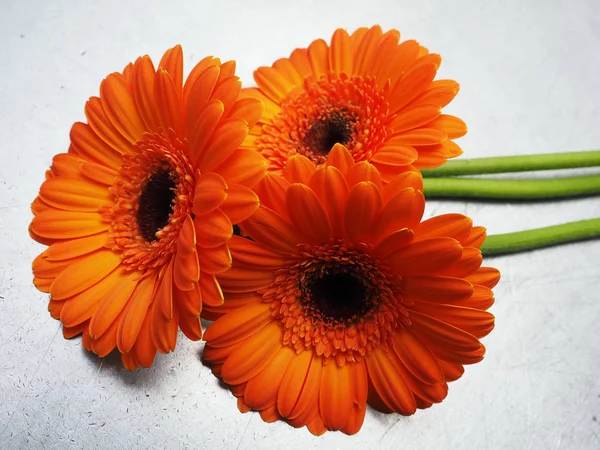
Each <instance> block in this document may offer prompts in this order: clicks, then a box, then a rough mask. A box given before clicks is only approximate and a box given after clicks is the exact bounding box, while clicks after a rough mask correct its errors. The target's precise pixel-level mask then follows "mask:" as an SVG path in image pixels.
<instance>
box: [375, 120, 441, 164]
mask: <svg viewBox="0 0 600 450" xmlns="http://www.w3.org/2000/svg"><path fill="white" fill-rule="evenodd" d="M446 139H448V135H447V134H446V133H444V132H443V131H440V130H438V129H437V128H417V129H415V130H409V131H405V132H403V133H402V134H397V135H396V136H394V137H393V138H391V139H390V140H389V141H388V142H386V146H392V145H394V146H401V145H402V146H406V145H414V146H421V145H434V144H439V143H440V142H444V141H445V140H446ZM415 159H416V158H415ZM415 159H413V160H412V161H411V162H413V161H414V160H415Z"/></svg>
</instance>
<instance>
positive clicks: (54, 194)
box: [40, 178, 112, 212]
mask: <svg viewBox="0 0 600 450" xmlns="http://www.w3.org/2000/svg"><path fill="white" fill-rule="evenodd" d="M40 197H41V198H42V199H43V200H44V201H45V202H46V203H47V204H49V205H51V206H54V207H56V208H60V209H65V210H68V211H82V212H97V211H99V210H100V208H101V207H102V206H105V205H109V204H110V203H112V199H111V196H110V194H109V191H108V189H107V188H106V186H100V185H98V184H96V183H91V182H87V181H81V180H65V179H61V178H51V179H49V180H46V181H45V182H44V184H42V187H41V188H40Z"/></svg>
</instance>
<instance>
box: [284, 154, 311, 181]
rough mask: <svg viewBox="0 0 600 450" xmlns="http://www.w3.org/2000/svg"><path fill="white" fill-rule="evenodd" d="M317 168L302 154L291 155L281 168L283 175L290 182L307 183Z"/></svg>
mask: <svg viewBox="0 0 600 450" xmlns="http://www.w3.org/2000/svg"><path fill="white" fill-rule="evenodd" d="M315 170H317V168H316V167H315V165H314V164H313V162H312V161H311V160H310V159H308V158H307V157H306V156H303V155H293V156H291V157H290V158H289V159H288V160H287V163H286V165H285V168H284V169H283V176H284V177H285V179H286V180H287V181H289V182H290V183H303V184H308V183H309V181H310V177H312V175H313V173H315Z"/></svg>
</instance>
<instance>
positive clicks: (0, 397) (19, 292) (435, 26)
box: [0, 0, 600, 450]
mask: <svg viewBox="0 0 600 450" xmlns="http://www.w3.org/2000/svg"><path fill="white" fill-rule="evenodd" d="M0 5H1V10H2V13H1V14H0V42H1V45H0V57H1V58H0V60H1V61H2V63H1V64H0V138H1V139H0V142H1V145H0V152H1V156H2V157H1V163H0V242H1V246H0V252H1V253H0V254H1V258H0V448H2V449H20V448H27V449H30V448H31V449H38V448H39V449H71V448H72V449H107V448H117V449H128V448H131V449H148V448H165V449H180V448H190V449H192V448H199V449H202V448H206V449H221V448H222V449H229V448H239V449H254V448H345V449H348V448H383V449H387V448H389V449H392V448H394V449H396V448H402V449H434V448H435V449H440V448H441V449H511V450H512V449H555V448H561V449H599V448H600V376H599V375H598V373H599V372H600V327H599V326H598V323H599V319H600V289H599V283H600V268H599V261H600V241H596V242H588V243H580V244H572V245H567V246H563V247H560V248H552V249H546V250H542V251H536V252H532V253H527V254H522V255H517V256H509V257H500V258H493V259H489V260H488V264H493V265H495V266H497V267H498V268H499V269H500V270H501V271H502V273H503V279H502V281H501V283H500V285H499V286H498V287H497V289H496V290H495V291H496V296H497V303H496V305H495V306H494V307H493V308H492V311H493V313H494V314H495V315H496V317H497V326H496V329H495V330H494V332H493V333H492V334H491V335H490V336H489V337H487V338H485V340H484V343H485V344H486V346H487V348H488V354H487V357H486V359H485V360H484V361H483V362H482V363H480V364H478V365H476V366H473V367H467V369H466V372H465V375H464V377H463V378H462V379H461V380H459V381H457V382H455V383H452V384H451V386H450V393H449V395H448V398H447V399H446V400H445V401H444V402H443V403H442V404H440V405H436V406H434V407H432V408H431V409H429V410H426V411H418V412H417V413H416V414H415V415H414V416H412V417H401V416H397V415H384V414H379V413H377V412H374V411H372V410H369V411H368V412H367V416H366V419H365V423H364V426H363V428H362V430H361V431H360V433H359V434H357V435H355V436H352V437H348V436H345V435H342V434H340V433H329V434H326V435H325V436H323V437H319V438H316V437H313V436H312V435H310V434H309V433H308V432H307V431H306V429H301V430H295V429H293V428H291V427H290V426H288V425H286V424H285V423H275V424H265V423H263V422H262V420H261V419H260V417H259V416H258V415H257V414H255V413H249V414H240V413H239V412H238V411H237V408H236V402H235V400H234V398H233V397H232V395H231V394H230V393H229V392H228V391H226V390H224V389H223V388H221V387H220V386H219V384H218V383H217V381H216V379H215V378H214V377H213V376H212V375H211V374H210V372H209V370H208V368H206V367H204V366H203V365H202V364H201V363H200V360H199V354H200V352H201V349H202V345H201V344H200V343H191V342H187V341H186V340H185V339H182V340H181V341H180V342H179V343H178V348H177V350H176V352H175V353H173V354H171V355H167V356H165V355H161V356H159V357H158V358H157V361H156V364H155V365H154V367H152V368H151V369H149V370H139V371H137V372H135V373H129V372H128V371H126V370H124V369H123V368H121V367H120V363H119V360H118V357H115V356H114V355H113V356H111V357H109V358H107V359H106V360H104V361H101V360H99V359H97V358H96V357H94V356H93V355H90V354H87V353H86V352H85V351H84V350H83V349H82V347H81V343H80V339H79V338H75V339H72V340H69V341H67V340H64V339H63V338H62V335H61V329H60V324H59V323H58V322H57V321H55V320H53V319H51V318H50V317H49V314H48V312H47V309H46V308H47V300H48V298H47V296H46V295H45V294H42V293H39V292H37V291H36V290H35V289H34V287H33V286H32V284H31V278H32V275H31V269H30V264H31V261H32V259H33V258H34V257H35V256H36V255H37V254H38V253H39V252H40V251H41V250H42V248H43V247H42V246H41V245H38V244H36V243H35V242H33V241H31V240H30V239H29V237H28V234H27V226H28V223H29V221H30V219H31V213H30V210H29V204H30V202H31V201H32V200H33V198H34V197H35V195H36V192H37V190H38V188H39V185H40V183H41V182H42V180H43V177H44V171H45V170H46V168H47V167H48V166H49V164H50V161H51V158H52V156H53V154H55V153H59V152H63V151H66V150H67V148H68V144H69V140H68V136H69V128H70V126H71V124H72V123H73V122H75V121H78V120H84V115H83V105H84V102H85V100H86V99H87V98H88V97H89V96H90V95H96V94H97V92H98V86H99V82H100V81H101V79H102V78H103V77H104V76H106V74H108V73H109V72H111V71H115V70H120V69H122V68H123V67H124V66H125V64H126V63H127V62H129V61H131V60H133V59H135V58H136V57H137V56H138V55H141V54H145V53H148V54H150V55H151V56H153V57H154V58H159V57H160V56H161V55H162V52H163V51H164V50H165V49H166V48H168V47H170V46H172V45H174V44H176V43H181V44H183V47H184V51H185V63H186V66H187V70H189V69H190V67H191V66H192V65H193V64H194V63H196V62H197V61H198V60H199V59H201V58H202V57H204V56H205V55H208V54H212V55H217V56H219V57H221V58H222V59H224V60H227V59H237V61H238V74H239V76H240V77H241V78H242V80H243V81H244V82H245V83H248V84H250V83H252V70H253V68H255V67H257V66H258V65H267V64H270V63H271V62H273V61H274V60H275V59H277V58H279V57H282V56H287V55H289V53H290V52H291V50H292V49H293V48H295V47H300V46H306V45H307V44H308V43H309V42H310V41H311V40H312V39H314V38H317V37H324V38H329V37H330V35H331V33H332V32H333V30H334V29H335V28H336V27H339V26H341V27H346V28H348V29H349V30H353V29H355V28H357V27H358V26H362V25H371V24H374V23H380V24H382V26H383V27H384V28H391V27H394V28H398V29H400V30H401V31H402V34H403V37H404V38H405V39H410V38H416V39H418V40H420V41H421V42H422V44H423V45H425V46H427V47H428V48H429V49H431V51H435V52H438V53H441V55H442V56H443V58H444V62H443V64H442V68H441V70H440V76H441V77H451V78H454V79H456V80H458V81H459V82H460V83H461V86H462V90H461V93H460V94H459V96H458V98H457V99H456V101H455V102H454V103H453V104H452V105H451V107H450V108H448V111H449V112H452V113H454V114H457V115H459V116H461V117H462V118H463V119H464V120H465V121H466V122H467V124H468V125H469V129H470V132H469V134H468V135H467V137H466V138H464V139H463V140H462V142H461V143H462V146H463V148H464V149H465V151H466V154H467V155H469V156H489V155H503V154H524V153H542V152H558V151H567V150H582V149H592V148H594V147H596V148H597V147H599V146H600V106H599V105H600V57H599V55H600V31H599V30H600V3H599V2H598V1H597V0H587V1H586V0H562V1H559V0H536V1H533V0H529V1H523V0H510V1H494V2H492V1H467V0H454V1H452V2H448V1H445V0H426V1H420V2H417V1H412V2H409V1H404V0H390V1H374V0H372V1H364V0H363V1H361V2H353V1H349V0H341V1H326V0H314V1H300V0H298V1H295V2H282V1H259V0H257V1H255V2H253V3H248V2H246V1H241V0H240V1H222V2H218V1H210V2H209V1H189V2H179V1H173V2H165V1H160V0H145V1H127V2H125V1H116V0H107V1H103V2H76V1H69V0H53V1H41V0H40V1H22V2H16V1H15V2H11V1H8V0H1V1H0ZM83 5H85V6H83ZM450 211H455V212H462V213H466V214H469V215H471V216H472V217H473V218H474V220H475V222H476V223H478V224H482V225H485V226H487V227H488V229H489V231H490V232H491V233H498V232H508V231H515V230H519V229H525V228H530V227H535V226H541V225H550V224H556V223H560V222H562V221H568V220H577V219H584V218H591V217H600V201H599V200H598V198H589V199H579V200H576V201H570V202H544V203H536V204H506V203H502V202H500V203H496V204H492V205H489V204H482V203H472V202H470V203H465V202H462V201H456V202H437V203H430V204H429V205H428V209H427V215H431V214H434V213H436V214H437V213H442V212H450Z"/></svg>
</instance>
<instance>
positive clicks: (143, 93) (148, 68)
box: [132, 56, 158, 133]
mask: <svg viewBox="0 0 600 450" xmlns="http://www.w3.org/2000/svg"><path fill="white" fill-rule="evenodd" d="M154 73H155V69H154V64H153V63H152V60H151V59H150V58H149V57H148V56H142V57H141V58H138V60H137V61H136V62H135V64H134V66H133V80H134V83H133V86H132V91H133V92H132V93H133V98H134V100H135V104H136V106H137V110H138V112H139V114H140V117H141V119H142V122H143V123H144V128H145V130H146V131H148V132H154V133H155V132H157V131H158V118H157V112H156V102H155V99H154Z"/></svg>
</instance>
